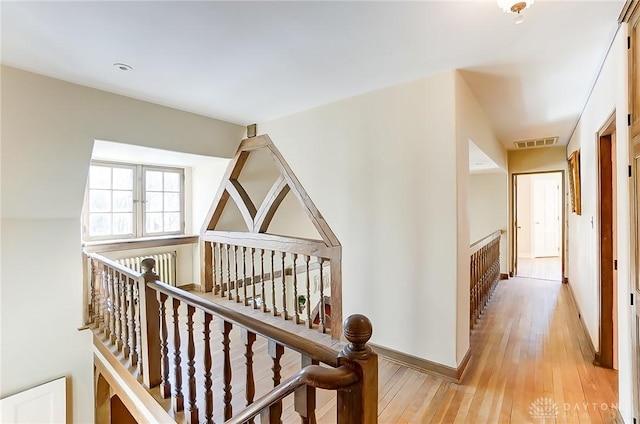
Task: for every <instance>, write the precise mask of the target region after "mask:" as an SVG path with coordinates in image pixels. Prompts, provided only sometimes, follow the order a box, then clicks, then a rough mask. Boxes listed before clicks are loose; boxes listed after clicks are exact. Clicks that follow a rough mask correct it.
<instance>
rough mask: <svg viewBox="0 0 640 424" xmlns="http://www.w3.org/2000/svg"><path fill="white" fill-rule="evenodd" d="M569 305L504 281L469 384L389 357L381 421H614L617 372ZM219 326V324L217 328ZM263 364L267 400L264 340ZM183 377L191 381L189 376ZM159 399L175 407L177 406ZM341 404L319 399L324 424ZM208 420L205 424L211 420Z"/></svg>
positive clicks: (239, 402) (557, 296) (290, 363)
mask: <svg viewBox="0 0 640 424" xmlns="http://www.w3.org/2000/svg"><path fill="white" fill-rule="evenodd" d="M569 299H570V298H569V291H568V287H567V286H566V285H562V284H561V283H558V282H553V281H543V280H536V279H529V278H518V277H516V278H512V279H510V280H503V281H501V282H500V283H499V285H498V287H497V288H496V290H495V292H494V295H493V297H492V298H491V300H490V302H489V304H488V306H487V308H486V310H485V312H484V314H483V316H482V318H481V320H480V321H479V323H478V324H477V326H476V327H475V329H474V330H473V333H472V335H471V349H472V357H471V360H470V362H469V365H468V368H467V372H466V375H465V376H464V377H463V380H462V382H461V384H456V383H453V382H452V381H450V380H447V379H444V378H440V377H436V376H433V375H429V374H425V373H422V372H418V371H416V370H414V369H410V368H407V367H404V366H401V365H399V364H397V363H394V362H392V361H390V360H387V359H385V358H383V357H380V361H379V402H378V412H379V422H380V423H381V424H386V423H470V424H483V423H487V424H489V423H513V424H520V423H543V422H544V423H613V422H615V411H614V409H613V408H614V406H615V404H616V403H617V373H616V372H615V371H611V370H606V369H602V368H597V367H595V366H594V365H592V363H591V361H592V359H593V355H592V353H591V351H590V347H589V343H588V341H587V339H586V337H585V335H584V333H583V331H582V329H581V327H580V324H579V321H578V317H577V313H576V311H575V309H574V308H573V306H572V303H571V302H570V300H569ZM271 320H277V318H271ZM374 324H375V323H374ZM216 328H217V326H216V325H212V329H216ZM299 331H302V330H298V332H299ZM374 331H375V329H374ZM212 333H213V334H212V337H213V339H212V344H211V346H212V348H213V350H214V352H215V353H214V356H215V357H214V376H219V375H220V372H221V362H222V358H221V353H220V352H219V347H216V346H220V344H219V342H220V337H219V336H218V335H217V334H216V333H218V332H217V331H215V330H214V331H213V332H212ZM234 333H235V335H234ZM238 333H239V332H238V331H235V330H234V331H233V332H232V336H233V337H232V342H231V346H232V355H233V368H234V369H233V382H232V385H233V403H234V411H236V412H237V411H240V410H241V409H242V407H243V405H244V404H245V401H244V390H243V387H244V358H243V356H242V354H243V351H242V342H241V341H240V338H239V334H238ZM196 334H201V326H200V324H199V323H196ZM315 334H316V335H315V336H314V339H316V340H319V341H322V340H325V341H326V343H327V344H329V345H333V347H334V348H335V349H339V348H340V346H339V345H336V344H335V342H332V341H330V339H329V338H328V336H326V337H325V336H322V335H321V334H319V333H317V332H316V333H315ZM436 342H437V341H434V343H436ZM183 343H184V341H183ZM196 345H197V346H196V351H197V352H201V351H202V342H200V343H196ZM234 346H235V347H234ZM185 348H186V346H185V347H183V351H184V349H185ZM198 355H199V354H198ZM197 359H198V358H197ZM185 362H186V361H185ZM196 363H197V365H198V367H197V368H198V370H197V374H196V377H197V378H198V383H197V385H198V389H199V390H198V392H199V393H198V397H199V398H200V399H199V400H200V401H201V400H202V394H201V393H200V392H201V385H202V381H201V380H199V379H200V377H201V376H202V371H201V368H202V367H201V361H200V360H199V359H198V360H197V361H196ZM254 364H255V370H256V391H257V396H260V395H261V394H264V393H266V392H267V391H268V390H269V389H270V387H272V386H273V383H272V381H271V371H270V368H271V358H270V357H269V356H268V355H267V352H266V343H265V342H264V340H260V339H258V341H257V342H256V345H255V357H254ZM184 366H185V364H184V363H183V367H184ZM282 366H283V369H282V374H283V378H284V377H287V376H289V375H291V374H293V373H294V372H295V371H296V370H297V369H299V366H300V356H299V355H298V354H295V353H292V352H288V353H286V354H285V356H284V357H283V360H282ZM183 374H184V375H185V376H186V370H183ZM172 380H173V378H172ZM172 383H173V381H172ZM221 389H222V385H221V381H220V379H219V377H214V391H215V393H216V394H214V400H215V418H216V422H222V421H223V420H222V417H221V414H222V396H221ZM153 392H157V389H154V391H153ZM156 394H157V393H156ZM158 400H159V401H160V403H161V404H163V405H164V406H165V407H166V408H167V409H168V408H169V402H168V400H160V399H159V398H158ZM185 404H186V393H185ZM292 404H293V399H292V397H291V396H290V397H289V398H287V399H285V401H284V402H283V407H284V408H283V417H282V418H283V422H285V423H297V422H300V421H299V418H297V414H296V413H295V412H294V411H293V407H292ZM335 405H336V400H335V395H334V393H332V392H326V391H323V390H319V391H318V396H317V409H316V413H317V418H318V422H319V423H333V422H335ZM556 407H557V409H555V408H556ZM556 412H557V414H556ZM532 413H534V415H532ZM535 413H537V414H538V415H535ZM201 414H202V415H201V419H202V418H203V412H201ZM175 418H176V420H177V421H178V422H183V421H184V415H183V414H182V413H179V414H176V416H175ZM543 418H544V419H543Z"/></svg>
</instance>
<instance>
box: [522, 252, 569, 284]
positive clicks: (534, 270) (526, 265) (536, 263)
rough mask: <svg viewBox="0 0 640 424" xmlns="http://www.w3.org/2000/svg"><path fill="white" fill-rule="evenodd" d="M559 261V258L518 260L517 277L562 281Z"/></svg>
mask: <svg viewBox="0 0 640 424" xmlns="http://www.w3.org/2000/svg"><path fill="white" fill-rule="evenodd" d="M561 261H562V259H561V258H560V256H555V257H550V258H518V277H528V278H537V279H540V280H552V281H562V262H561Z"/></svg>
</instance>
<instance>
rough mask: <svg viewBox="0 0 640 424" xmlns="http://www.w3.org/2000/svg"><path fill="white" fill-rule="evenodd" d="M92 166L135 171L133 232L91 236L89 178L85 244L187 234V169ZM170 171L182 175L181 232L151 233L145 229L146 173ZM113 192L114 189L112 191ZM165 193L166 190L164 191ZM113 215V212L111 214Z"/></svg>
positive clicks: (101, 163)
mask: <svg viewBox="0 0 640 424" xmlns="http://www.w3.org/2000/svg"><path fill="white" fill-rule="evenodd" d="M90 165H96V166H109V167H121V168H131V169H133V178H134V181H133V211H132V214H133V225H132V227H133V232H132V234H131V235H122V234H111V235H106V236H89V227H88V225H89V177H87V185H86V188H85V196H84V203H83V208H82V240H83V241H85V242H100V241H111V240H136V239H148V238H151V237H163V236H175V235H184V234H185V214H186V211H185V208H186V205H185V169H184V168H181V167H171V166H156V165H147V164H139V163H126V162H113V161H101V160H92V161H91V164H90ZM147 170H151V171H165V172H166V171H170V172H177V173H179V174H180V230H178V231H165V232H153V233H149V232H147V231H146V227H145V214H146V203H147V202H146V200H144V196H145V181H144V172H145V171H147ZM112 190H113V189H112ZM163 191H164V190H163ZM111 213H113V212H111Z"/></svg>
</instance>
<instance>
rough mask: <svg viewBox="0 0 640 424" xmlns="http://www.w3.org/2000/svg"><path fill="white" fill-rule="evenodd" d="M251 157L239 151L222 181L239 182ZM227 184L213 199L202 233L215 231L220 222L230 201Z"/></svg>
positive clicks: (223, 185)
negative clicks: (241, 173) (239, 177)
mask: <svg viewBox="0 0 640 424" xmlns="http://www.w3.org/2000/svg"><path fill="white" fill-rule="evenodd" d="M248 157H249V152H244V151H241V150H238V152H237V153H236V155H235V156H234V157H233V159H232V160H231V163H229V166H228V167H227V170H226V171H225V173H224V176H223V177H222V181H223V182H224V181H228V180H237V179H238V176H239V175H240V172H242V168H244V165H245V164H246V163H247V158H248ZM226 187H227V186H226V184H225V183H223V184H220V187H219V188H218V192H217V193H216V196H215V197H214V198H213V201H212V202H211V208H210V209H209V212H208V213H207V217H206V218H205V220H204V224H203V226H202V230H201V232H204V231H207V230H211V229H214V228H215V227H216V225H217V224H218V221H219V220H220V216H222V211H223V210H224V207H225V205H226V204H227V200H228V199H229V193H228V192H227V190H226Z"/></svg>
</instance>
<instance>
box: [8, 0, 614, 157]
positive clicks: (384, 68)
mask: <svg viewBox="0 0 640 424" xmlns="http://www.w3.org/2000/svg"><path fill="white" fill-rule="evenodd" d="M623 3H624V1H623V0H608V1H579V2H572V1H544V0H538V1H536V3H535V4H534V5H533V6H532V7H531V8H530V9H527V10H526V11H525V12H524V14H525V22H524V23H523V24H521V25H516V24H514V22H513V19H512V17H511V16H509V15H507V14H505V13H503V12H502V11H501V10H500V9H499V8H498V7H497V5H496V3H495V1H491V0H487V1H484V0H475V1H424V2H402V3H401V2H364V1H354V2H312V1H299V2H267V1H262V2H244V1H236V2H213V1H199V2H186V1H155V2H154V1H140V2H133V1H122V2H120V1H117V2H116V1H111V2H110V1H79V2H74V1H71V2H57V1H49V2H26V1H24V2H7V1H2V3H1V7H2V9H1V14H2V62H3V63H4V64H7V65H10V66H15V67H18V68H22V69H26V70H29V71H33V72H37V73H41V74H45V75H49V76H52V77H55V78H60V79H63V80H67V81H71V82H75V83H78V84H83V85H87V86H91V87H96V88H100V89H103V90H107V91H112V92H115V93H119V94H124V95H127V96H131V97H135V98H139V99H143V100H147V101H151V102H155V103H159V104H164V105H168V106H172V107H176V108H179V109H183V110H187V111H191V112H196V113H200V114H204V115H208V116H212V117H216V118H220V119H224V120H228V121H231V122H236V123H240V124H248V123H252V122H261V121H265V120H269V119H272V118H276V117H279V116H283V115H287V114H291V113H294V112H297V111H300V110H304V109H308V108H311V107H315V106H319V105H322V104H325V103H329V102H331V101H334V100H338V99H341V98H345V97H350V96H353V95H357V94H360V93H363V92H367V91H372V90H375V89H378V88H382V87H385V86H390V85H393V84H397V83H400V82H404V81H408V80H412V79H417V78H420V77H423V76H426V75H429V74H433V73H436V72H440V71H445V70H450V69H462V70H463V75H464V78H465V80H466V81H467V82H468V84H469V86H470V87H471V89H472V90H473V92H474V93H475V94H476V96H477V97H478V100H479V102H480V104H481V105H482V106H483V108H484V109H485V111H486V112H487V115H488V117H489V118H490V120H491V122H492V124H493V126H494V129H495V132H496V135H497V136H498V138H499V139H500V140H501V141H502V142H503V143H504V145H505V147H507V148H509V149H511V148H513V142H514V141H516V140H522V139H530V138H538V137H548V136H554V135H557V136H560V142H559V144H566V143H567V141H568V137H569V136H570V134H571V131H572V130H573V128H574V126H575V124H576V120H577V118H578V116H579V114H580V112H581V110H582V107H583V106H584V104H585V102H586V100H587V97H588V94H589V91H590V88H591V86H592V85H593V82H594V81H595V79H596V76H597V73H598V69H599V67H600V65H601V63H602V61H603V59H604V57H605V54H606V51H607V48H608V46H609V44H610V42H611V40H612V38H613V36H614V34H615V31H616V28H617V17H618V14H619V12H620V10H621V9H622V5H623ZM115 62H124V63H127V64H129V65H131V66H133V68H134V70H133V71H129V72H122V71H118V70H116V69H115V68H114V67H113V66H112V65H113V63H115Z"/></svg>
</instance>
